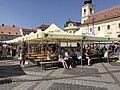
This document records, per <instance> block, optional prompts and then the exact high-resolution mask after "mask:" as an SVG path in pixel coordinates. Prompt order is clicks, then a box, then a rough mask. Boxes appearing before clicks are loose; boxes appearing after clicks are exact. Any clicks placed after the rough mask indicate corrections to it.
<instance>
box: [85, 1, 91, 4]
mask: <svg viewBox="0 0 120 90" xmlns="http://www.w3.org/2000/svg"><path fill="white" fill-rule="evenodd" d="M87 3H89V4H91V3H92V0H84V4H87Z"/></svg>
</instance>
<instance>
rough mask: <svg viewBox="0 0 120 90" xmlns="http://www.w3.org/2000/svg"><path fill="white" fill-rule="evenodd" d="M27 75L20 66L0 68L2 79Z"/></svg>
mask: <svg viewBox="0 0 120 90" xmlns="http://www.w3.org/2000/svg"><path fill="white" fill-rule="evenodd" d="M21 75H26V73H25V72H24V71H23V69H22V68H21V67H20V66H19V65H10V66H0V78H6V77H11V76H21Z"/></svg>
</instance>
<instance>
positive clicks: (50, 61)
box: [39, 60, 60, 69]
mask: <svg viewBox="0 0 120 90" xmlns="http://www.w3.org/2000/svg"><path fill="white" fill-rule="evenodd" d="M58 63H60V61H53V60H48V61H43V62H39V65H41V68H42V69H45V66H46V65H47V64H52V65H53V64H58ZM57 66H58V65H57Z"/></svg>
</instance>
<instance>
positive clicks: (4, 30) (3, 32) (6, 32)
mask: <svg viewBox="0 0 120 90" xmlns="http://www.w3.org/2000/svg"><path fill="white" fill-rule="evenodd" d="M31 32H36V30H33V29H26V28H19V27H16V26H15V25H13V26H6V25H4V24H2V25H0V41H7V40H12V39H15V38H17V37H19V36H24V35H26V34H30V33H31Z"/></svg>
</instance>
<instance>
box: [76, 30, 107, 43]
mask: <svg viewBox="0 0 120 90" xmlns="http://www.w3.org/2000/svg"><path fill="white" fill-rule="evenodd" d="M74 34H75V35H77V36H78V37H79V38H81V37H82V39H84V40H87V41H104V40H107V39H106V38H105V37H102V36H101V37H98V36H95V35H93V34H91V33H88V32H86V31H85V30H83V29H79V30H78V31H77V32H75V33H74Z"/></svg>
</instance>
